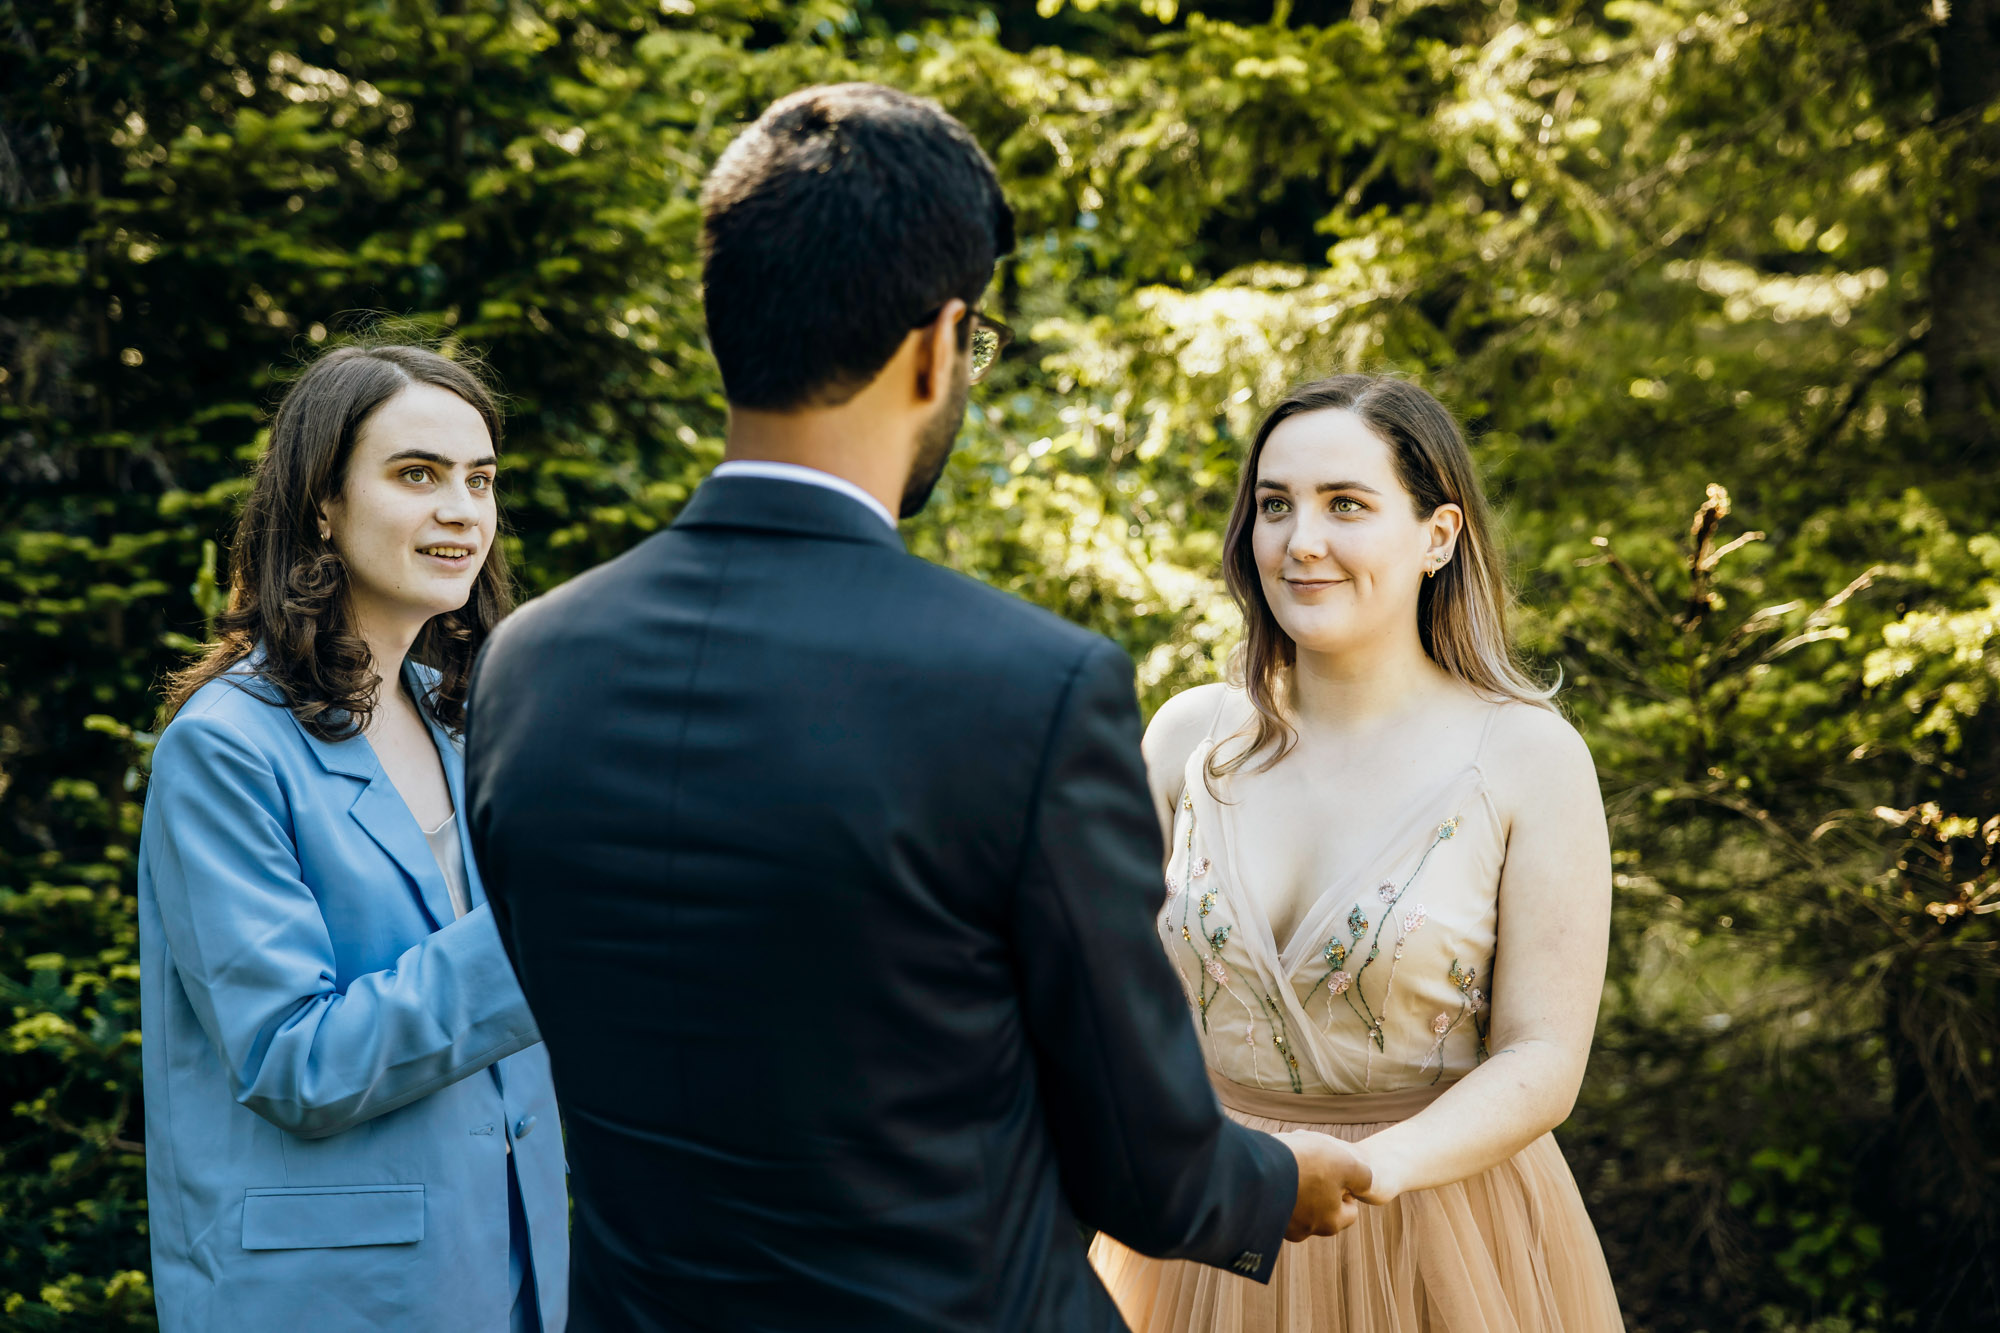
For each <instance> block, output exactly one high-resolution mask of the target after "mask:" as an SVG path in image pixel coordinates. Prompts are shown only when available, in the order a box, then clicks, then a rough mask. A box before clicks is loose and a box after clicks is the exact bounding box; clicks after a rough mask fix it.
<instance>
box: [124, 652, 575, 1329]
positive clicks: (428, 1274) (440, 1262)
mask: <svg viewBox="0 0 2000 1333" xmlns="http://www.w3.org/2000/svg"><path fill="white" fill-rule="evenodd" d="M405 669H406V670H408V671H411V672H412V673H416V674H413V675H412V677H411V680H412V684H413V686H417V687H418V688H416V689H415V690H414V692H415V693H416V695H417V697H418V698H422V697H423V687H424V686H426V685H427V684H428V680H429V676H428V674H427V673H424V672H423V669H422V668H418V667H415V666H408V667H406V668H405ZM267 688H268V687H263V686H261V685H260V683H259V682H257V681H256V680H255V679H254V678H253V677H251V676H249V675H248V674H247V673H246V672H245V670H244V668H241V667H239V668H238V669H237V670H236V671H235V672H233V673H231V674H230V675H227V676H225V677H223V678H221V679H219V680H215V681H211V682H210V683H209V684H207V685H205V686H203V687H202V689H200V690H199V691H197V692H196V694H195V695H194V697H193V698H192V699H190V700H189V701H188V702H187V704H186V706H184V707H183V708H182V709H181V711H180V714H179V715H178V716H177V717H175V719H174V720H173V722H172V723H171V724H170V725H169V726H168V727H167V729H166V733H165V734H164V735H163V736H162V737H161V738H160V742H159V746H158V748H157V749H156V750H155V751H154V754H153V776H152V781H151V784H150V787H149V790H148V793H147V797H146V806H145V825H144V831H143V833H142V836H141V838H140V843H139V950H140V955H139V956H140V974H141V986H142V996H143V998H142V1003H141V1028H142V1031H143V1033H144V1046H143V1048H142V1056H143V1061H144V1068H145V1099H146V1188H147V1196H148V1200H147V1216H148V1225H149V1228H150V1231H151V1237H152V1248H153V1285H154V1290H155V1292H156V1296H157V1301H158V1306H159V1313H160V1326H161V1328H162V1330H164V1333H263V1331H264V1330H291V1329H295V1328H310V1329H311V1330H312V1333H350V1331H352V1333H363V1331H364V1330H366V1331H367V1333H375V1330H381V1329H394V1330H410V1331H411V1333H418V1331H421V1333H456V1331H457V1330H463V1331H464V1333H503V1331H504V1330H505V1329H506V1328H507V1326H508V1313H509V1309H510V1306H511V1304H512V1300H513V1292H512V1290H511V1288H510V1284H509V1281H508V1258H509V1245H508V1220H507V1202H508V1201H507V1153H508V1151H509V1146H510V1145H511V1147H512V1151H513V1154H514V1158H515V1164H516V1169H517V1171H518V1173H519V1178H520V1186H521V1196H522V1202H523V1205H524V1207H525V1211H526V1216H527V1222H528V1232H529V1238H530V1243H531V1251H532V1254H533V1259H534V1279H535V1282H536V1283H537V1286H538V1289H539V1292H538V1294H539V1304H540V1307H541V1317H542V1321H543V1326H544V1327H545V1328H546V1329H548V1330H551V1333H556V1331H558V1330H561V1329H562V1328H563V1325H564V1322H565V1319H566V1316H567V1311H568V1306H569V1233H568V1223H569V1217H568V1200H567V1194H566V1190H565V1182H564V1162H563V1146H562V1129H561V1126H560V1125H559V1124H558V1123H557V1119H556V1104H555V1098H554V1093H553V1090H552V1088H551V1084H550V1080H549V1062H548V1055H547V1053H546V1051H545V1050H544V1049H543V1047H542V1046H541V1045H540V1042H541V1036H540V1034H539V1033H538V1032H537V1031H536V1029H535V1022H534V1019H533V1018H531V1017H530V1016H529V1014H528V1007H527V1002H526V1001H525V1000H523V999H522V997H521V990H520V986H519V985H518V983H517V982H516V981H515V979H514V972H513V969H512V967H511V966H510V965H509V964H508V961H507V955H506V953H505V952H504V951H503V950H502V948H501V945H500V935H499V932H498V931H497V930H496V929H495V928H494V925H493V916H492V912H491V909H489V908H488V907H487V906H486V905H485V903H486V896H485V893H484V891H483V890H482V888H481V887H480V882H479V874H478V870H477V868H476V867H475V866H474V865H473V862H472V851H471V848H470V846H469V845H467V844H465V841H464V828H465V823H466V819H465V815H464V813H463V812H464V810H465V782H464V775H465V768H464V761H463V760H462V759H461V758H460V755H459V752H458V749H457V747H456V745H454V744H453V742H452V741H451V739H450V737H449V736H448V735H447V733H445V732H444V731H443V730H442V729H441V728H439V727H437V726H436V724H435V723H433V725H432V732H433V735H434V739H435V740H436V742H437V747H438V753H439V754H440V755H441V756H442V757H443V760H444V769H445V776H446V778H447V780H448V781H449V783H450V787H451V796H452V802H453V804H454V806H455V807H456V808H457V809H458V810H459V811H460V816H459V829H460V835H459V836H460V842H461V845H464V846H465V860H466V872H467V878H468V879H469V880H470V888H471V900H472V902H473V904H474V906H473V908H472V910H471V911H470V912H468V913H467V914H466V915H465V916H464V917H462V918H459V919H458V920H456V921H454V920H453V919H452V909H451V899H450V897H449V895H448V894H447V892H446V889H445V881H444V876H443V874H442V872H440V871H439V869H438V866H437V861H436V859H435V858H434V857H433V856H432V855H431V850H430V846H429V844H428V843H426V842H425V840H424V835H423V832H422V830H421V829H420V828H419V827H418V826H417V821H416V818H415V817H414V816H413V815H412V814H411V813H410V810H409V807H408V806H406V805H405V804H404V803H403V799H402V797H401V795H400V794H398V792H397V791H396V788H395V786H394V784H392V783H391V782H390V780H389V777H388V774H386V773H385V772H383V770H382V766H381V764H380V763H379V762H377V760H376V758H375V752H374V750H373V749H372V748H371V747H370V746H369V744H368V742H367V741H366V740H365V739H362V738H359V737H356V738H353V739H349V740H345V741H341V742H338V743H329V742H326V741H322V740H318V739H316V738H314V737H313V736H311V735H310V734H308V733H307V732H306V730H305V729H304V728H303V727H301V726H300V725H299V724H298V722H297V721H296V720H295V719H294V718H293V717H292V715H291V713H290V712H288V711H287V710H286V709H284V708H282V707H279V706H276V705H274V704H272V703H270V702H267V701H266V698H265V697H264V696H262V695H260V693H256V692H253V691H260V690H263V689H267Z"/></svg>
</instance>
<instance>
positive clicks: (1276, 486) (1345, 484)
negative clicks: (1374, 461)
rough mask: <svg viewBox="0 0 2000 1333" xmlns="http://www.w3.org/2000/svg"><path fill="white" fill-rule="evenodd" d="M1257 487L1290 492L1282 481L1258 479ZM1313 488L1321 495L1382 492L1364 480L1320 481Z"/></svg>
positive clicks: (1378, 493) (1264, 489)
mask: <svg viewBox="0 0 2000 1333" xmlns="http://www.w3.org/2000/svg"><path fill="white" fill-rule="evenodd" d="M1257 489H1258V490H1260V491H1280V492H1283V493H1284V494H1286V495H1290V494H1291V493H1292V488H1291V487H1289V486H1287V485H1286V484H1285V483H1284V482H1282V481H1259V482H1258V483H1257ZM1313 490H1315V491H1317V492H1318V493H1319V494H1321V495H1325V494H1326V493H1327V492H1329V491H1360V492H1361V493H1362V494H1363V495H1380V494H1381V493H1382V492H1380V491H1378V490H1376V489H1375V488H1374V487H1373V486H1370V485H1369V484H1368V483H1367V482H1365V481H1322V482H1320V483H1319V484H1318V485H1317V486H1314V487H1313Z"/></svg>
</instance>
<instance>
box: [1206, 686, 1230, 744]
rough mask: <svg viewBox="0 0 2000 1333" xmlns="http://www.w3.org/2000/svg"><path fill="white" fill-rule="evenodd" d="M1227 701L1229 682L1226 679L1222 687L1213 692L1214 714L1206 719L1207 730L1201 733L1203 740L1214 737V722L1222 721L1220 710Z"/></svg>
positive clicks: (1210, 739)
mask: <svg viewBox="0 0 2000 1333" xmlns="http://www.w3.org/2000/svg"><path fill="white" fill-rule="evenodd" d="M1228 703H1229V684H1228V682H1227V681H1224V682H1223V683H1222V688H1221V689H1219V690H1217V691H1216V692H1215V715H1214V716H1213V717H1211V718H1209V719H1208V731H1207V732H1206V733H1205V734H1203V736H1202V739H1203V740H1205V741H1212V740H1214V739H1215V724H1216V723H1218V722H1220V721H1222V710H1223V708H1224V707H1225V706H1226V705H1227V704H1228Z"/></svg>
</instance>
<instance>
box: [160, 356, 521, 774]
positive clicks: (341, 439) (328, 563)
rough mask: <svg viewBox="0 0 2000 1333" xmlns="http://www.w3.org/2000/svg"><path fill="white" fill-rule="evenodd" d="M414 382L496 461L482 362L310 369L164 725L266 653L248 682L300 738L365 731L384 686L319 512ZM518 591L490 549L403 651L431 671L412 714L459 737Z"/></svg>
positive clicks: (328, 360) (260, 476)
mask: <svg viewBox="0 0 2000 1333" xmlns="http://www.w3.org/2000/svg"><path fill="white" fill-rule="evenodd" d="M412 384H430V385H435V386H436V387H437V388H440V389H444V390H446V391H448V392H450V393H454V394H457V395H458V396H459V397H460V398H463V399H464V400H465V401H466V402H467V403H468V404H470V405H471V406H472V408H473V410H474V411H476V412H478V413H479V415H480V417H481V418H482V419H484V421H485V422H486V430H487V433H488V434H490V435H491V436H492V438H493V447H494V450H495V451H496V452H497V451H498V450H499V447H500V424H501V423H500V408H499V405H498V403H497V401H496V399H495V396H494V393H493V391H492V390H491V389H490V388H489V387H488V386H487V383H486V380H485V378H484V375H483V372H482V369H481V367H480V366H479V363H478V362H476V361H470V360H467V361H454V360H452V359H450V358H448V357H445V356H443V355H442V354H440V353H438V352H435V351H432V350H431V349H430V348H427V347H418V346H412V345H408V344H402V343H385V344H377V345H366V344H356V345H349V346H344V347H339V348H336V349H334V350H332V351H330V352H327V353H326V354H325V355H323V356H321V357H320V358H319V359H317V360H316V361H314V362H312V363H311V364H310V365H309V366H307V367H306V368H305V371H304V372H303V373H302V374H300V375H299V376H298V378H297V379H295V380H293V381H292V384H291V387H290V388H288V389H287V390H286V391H285V395H284V397H283V398H282V399H281V400H280V401H279V403H278V410H277V415H276V416H275V418H274V419H273V420H272V422H271V441H270V445H269V447H268V448H267V449H266V450H265V451H264V456H263V457H262V458H261V459H259V460H258V463H257V469H256V472H255V474H254V475H253V476H252V478H251V482H250V495H249V498H248V499H247V500H245V501H244V504H243V512H242V514H241V515H240V516H239V517H238V518H237V521H236V535H235V539H234V541H233V542H232V543H231V546H230V558H229V604H228V608H227V609H226V610H225V611H223V613H222V614H221V615H220V616H218V617H217V618H216V622H215V637H214V640H213V641H212V642H210V643H209V644H208V645H207V646H206V647H205V648H204V649H203V650H202V653H201V656H200V657H199V658H198V659H196V660H195V661H194V662H192V663H191V664H189V665H188V666H187V667H185V668H184V669H182V670H180V671H177V672H175V673H174V674H173V675H172V676H170V677H169V678H168V680H167V683H166V690H165V694H166V701H165V705H164V706H163V708H162V709H161V712H160V725H161V726H162V727H164V726H165V725H166V724H167V723H168V722H170V721H172V720H173V717H174V714H175V713H177V712H179V711H180V709H181V707H182V705H184V704H185V703H187V701H188V698H189V697H190V696H191V695H193V694H194V692H195V691H196V690H198V689H200V688H201V687H202V686H204V685H206V684H208V682H210V681H211V680H215V679H216V678H217V677H219V676H221V675H223V674H224V673H225V672H227V671H229V670H230V669H231V668H232V667H234V666H236V665H237V664H238V663H240V662H242V661H244V660H245V659H246V658H250V657H251V656H252V655H253V654H257V653H259V651H260V650H261V656H260V657H258V658H257V660H256V662H255V664H254V667H253V671H254V674H255V676H256V677H257V678H258V679H259V680H260V681H262V682H263V683H264V684H266V685H267V686H269V687H270V688H271V689H272V690H275V691H276V693H277V695H278V700H277V702H282V703H283V704H284V706H285V707H286V708H288V709H290V710H291V713H292V716H294V717H296V718H297V719H298V720H299V722H300V723H301V724H302V725H303V726H304V727H305V729H306V730H307V731H309V732H311V733H312V734H313V735H315V736H317V737H319V738H320V739H321V740H327V741H339V740H345V739H347V738H348V737H351V736H354V735H356V734H358V733H359V732H360V731H361V729H362V728H364V727H365V726H367V725H368V719H369V717H370V715H371V714H373V712H374V710H375V704H376V699H377V694H376V691H377V690H378V689H379V688H380V686H381V684H382V680H381V677H380V676H379V675H378V674H377V672H376V670H375V664H374V663H373V662H371V661H370V660H369V653H368V645H367V644H366V643H364V642H363V641H362V639H361V636H360V635H359V634H358V633H356V631H355V627H354V611H353V607H352V604H351V602H350V600H349V598H348V586H347V566H346V564H345V563H344V562H343V561H342V560H341V558H340V552H339V551H337V550H335V549H334V548H333V546H332V544H331V543H330V542H327V541H324V540H322V539H321V537H320V535H319V514H320V508H321V506H322V505H323V504H324V503H325V502H326V501H328V500H333V499H337V498H338V497H339V496H340V494H341V492H342V491H343V490H344V489H345V488H346V485H347V468H348V463H349V461H350V460H351V459H352V458H353V456H354V442H355V440H356V438H357V437H358V436H359V435H360V433H361V428H362V427H363V426H364V425H365V424H367V421H368V418H369V417H370V416H371V415H373V414H374V412H375V410H376V409H377V408H379V407H381V406H382V404H384V403H386V402H388V401H389V400H390V399H391V398H394V397H395V396H396V395H397V394H399V393H401V392H402V391H403V390H404V389H406V388H408V387H409V386H410V385H412ZM512 587H513V585H512V582H511V580H510V578H509V576H508V572H507V562H506V558H505V556H504V554H503V553H502V549H501V546H500V544H499V543H498V542H496V543H494V545H493V546H492V548H491V549H490V550H489V552H488V554H487V557H486V563H485V565H484V566H482V567H481V569H480V571H479V577H478V578H477V579H476V580H475V581H474V583H473V587H472V596H471V597H470V598H469V599H467V601H466V604H465V605H464V606H462V607H460V608H459V609H458V610H456V611H447V612H445V613H444V614H442V615H438V616H433V617H432V618H431V619H430V621H429V622H428V623H427V624H426V625H425V626H424V628H423V630H422V632H421V633H419V634H418V635H417V640H416V642H415V643H414V644H412V645H411V648H410V654H411V656H412V657H414V658H416V660H417V661H419V662H421V663H423V664H425V665H427V666H430V667H433V668H435V669H436V670H437V672H438V680H437V683H436V685H435V686H434V687H433V688H432V689H431V690H430V691H429V692H428V693H427V695H426V697H425V698H424V699H423V700H421V701H420V702H421V703H422V704H423V706H424V707H426V708H428V709H429V711H430V713H431V715H432V716H433V717H435V718H436V719H437V720H438V722H439V723H441V724H442V725H444V726H445V727H447V728H449V729H450V730H451V731H453V732H459V731H461V730H462V729H463V728H464V725H465V691H466V686H467V684H468V682H469V681H470V679H471V676H472V661H473V658H474V657H475V656H477V655H478V652H479V647H480V645H481V644H482V643H484V642H485V641H486V636H487V635H488V634H490V633H491V632H492V630H493V627H494V626H495V625H497V624H499V623H500V618H501V617H502V616H504V615H506V614H507V612H508V611H509V610H510V609H511V608H512V607H513V602H514V599H513V592H512ZM398 665H399V666H400V664H398Z"/></svg>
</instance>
